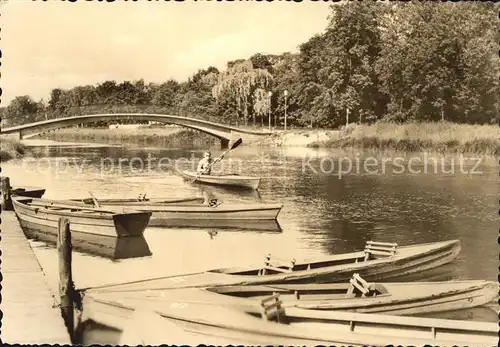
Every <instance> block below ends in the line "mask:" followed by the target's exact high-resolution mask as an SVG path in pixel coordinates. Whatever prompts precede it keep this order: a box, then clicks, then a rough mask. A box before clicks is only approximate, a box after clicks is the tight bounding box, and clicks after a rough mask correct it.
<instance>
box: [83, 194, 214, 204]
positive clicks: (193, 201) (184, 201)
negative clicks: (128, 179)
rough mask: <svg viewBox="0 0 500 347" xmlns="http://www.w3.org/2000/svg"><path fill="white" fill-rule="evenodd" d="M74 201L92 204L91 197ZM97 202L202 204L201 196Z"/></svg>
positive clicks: (102, 202)
mask: <svg viewBox="0 0 500 347" xmlns="http://www.w3.org/2000/svg"><path fill="white" fill-rule="evenodd" d="M74 201H75V202H76V201H78V202H83V203H85V204H93V203H94V200H93V199H92V198H84V199H78V200H77V199H75V200H74ZM98 201H99V203H101V204H106V205H121V204H133V203H146V204H161V205H163V204H176V206H182V205H189V206H191V205H193V204H203V202H204V200H203V198H188V199H163V198H161V199H158V198H157V199H151V198H145V197H140V196H139V197H138V198H128V199H99V200H98Z"/></svg>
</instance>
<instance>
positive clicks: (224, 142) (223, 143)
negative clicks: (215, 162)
mask: <svg viewBox="0 0 500 347" xmlns="http://www.w3.org/2000/svg"><path fill="white" fill-rule="evenodd" d="M228 148H229V140H227V139H221V140H220V149H228Z"/></svg>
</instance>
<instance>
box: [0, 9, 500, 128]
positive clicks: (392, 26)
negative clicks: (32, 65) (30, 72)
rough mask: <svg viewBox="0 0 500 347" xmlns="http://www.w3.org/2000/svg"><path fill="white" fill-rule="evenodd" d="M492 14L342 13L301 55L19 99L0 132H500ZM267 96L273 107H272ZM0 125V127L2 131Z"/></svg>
mask: <svg viewBox="0 0 500 347" xmlns="http://www.w3.org/2000/svg"><path fill="white" fill-rule="evenodd" d="M498 9H499V5H498V4H492V3H460V4H458V3H457V4H453V3H398V4H392V3H391V4H385V3H380V2H349V3H341V4H338V5H333V6H331V13H330V17H329V25H328V27H327V28H326V30H325V31H324V32H323V33H322V34H319V35H316V36H314V37H312V38H311V39H310V40H309V41H307V42H305V43H303V44H302V45H301V46H300V51H299V53H297V54H290V53H285V54H282V55H262V54H256V55H254V56H252V57H250V58H248V59H241V60H237V61H232V62H229V63H228V64H227V68H226V69H225V70H224V71H218V70H217V69H216V68H214V67H209V68H207V69H204V70H199V71H198V72H197V73H196V74H195V75H193V76H192V77H191V78H189V79H188V80H187V81H185V82H178V81H175V80H168V81H165V82H164V83H161V84H153V83H149V84H146V83H144V81H143V80H139V81H132V82H131V81H124V82H121V83H118V82H115V81H105V82H103V83H100V84H98V85H96V86H78V87H75V88H72V89H70V90H61V89H54V90H52V92H51V95H50V99H49V100H48V101H47V102H45V101H43V100H42V101H39V102H36V101H34V100H33V99H32V98H30V97H29V96H19V97H17V98H15V99H14V100H13V101H12V102H11V103H10V104H9V106H8V107H5V108H3V109H2V110H1V112H2V118H3V122H5V123H7V124H21V123H27V122H33V121H37V120H43V119H46V118H54V117H64V116H70V115H78V114H85V113H87V114H89V113H97V112H118V111H119V112H150V113H153V112H154V113H169V114H180V115H185V116H190V117H195V118H201V119H207V120H212V121H217V122H223V123H229V124H235V125H244V124H249V125H261V124H263V125H266V126H267V124H268V117H269V111H271V114H272V122H273V125H274V124H278V125H280V124H282V122H283V119H284V113H285V90H286V91H287V92H288V96H287V97H286V110H287V115H288V124H293V125H297V126H314V127H329V128H330V127H337V126H339V125H342V124H345V121H346V112H347V111H346V110H347V109H349V110H350V112H349V121H350V122H355V121H361V122H363V123H369V122H374V121H377V120H381V119H383V120H390V121H396V122H407V121H438V120H442V119H444V120H446V121H453V122H457V123H483V124H484V123H498V122H499V121H500V118H499V108H500V86H499V81H498V76H499V73H500V61H499V57H498V52H497V51H498V47H497V43H498V42H500V25H499V21H498V19H497V13H498ZM270 93H271V96H270ZM5 123H4V124H5Z"/></svg>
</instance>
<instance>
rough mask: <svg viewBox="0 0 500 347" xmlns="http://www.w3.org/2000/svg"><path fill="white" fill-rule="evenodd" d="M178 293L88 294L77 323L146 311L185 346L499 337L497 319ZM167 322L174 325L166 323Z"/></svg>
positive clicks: (108, 321) (457, 341)
mask: <svg viewBox="0 0 500 347" xmlns="http://www.w3.org/2000/svg"><path fill="white" fill-rule="evenodd" d="M178 292H179V295H176V296H171V293H167V294H166V295H165V296H164V297H162V300H160V301H157V300H149V299H145V298H143V299H137V298H134V297H131V296H129V295H123V294H122V293H92V294H87V295H85V296H84V299H83V305H82V307H83V312H82V315H81V322H86V321H94V322H97V323H99V324H102V325H105V326H109V327H113V328H115V329H117V330H122V329H124V327H125V326H127V325H128V322H129V321H130V320H131V319H132V317H133V316H134V311H135V310H136V309H140V310H149V311H151V312H154V313H156V314H157V315H158V316H159V317H161V318H163V319H165V320H166V321H165V323H166V324H165V329H158V331H157V333H160V332H161V331H163V334H164V337H165V340H167V337H168V336H169V330H174V331H175V332H176V333H178V330H180V331H183V332H185V335H184V336H183V338H187V337H189V338H190V340H189V341H184V343H189V344H191V343H192V344H198V343H203V341H204V336H207V335H209V336H217V337H220V338H221V339H223V340H224V341H234V343H238V344H245V345H253V344H264V343H265V344H266V345H269V344H271V345H278V344H279V345H283V344H290V345H298V344H300V345H313V344H314V345H318V344H319V345H325V344H326V343H328V344H343V345H352V346H366V345H370V346H387V345H416V344H418V345H425V344H430V345H439V346H454V345H468V346H487V345H490V346H493V344H494V343H495V342H497V341H498V325H497V324H496V323H488V322H472V321H467V322H465V321H457V320H447V319H432V318H417V317H404V316H393V315H377V314H367V313H352V312H343V311H336V312H328V311H317V310H304V309H300V308H291V307H283V306H282V302H281V300H280V294H275V295H272V296H270V297H267V298H265V299H263V300H262V301H261V302H260V305H259V306H260V308H256V307H247V308H245V307H234V306H227V305H220V304H216V305H214V304H211V303H207V302H206V300H205V299H206V298H205V297H204V295H203V294H202V293H201V292H203V291H202V290H200V289H195V288H191V289H183V290H179V291H178ZM180 292H182V293H180ZM157 323H158V322H156V324H157ZM172 323H173V324H175V325H176V326H177V327H178V329H174V328H172V327H171V326H170V327H168V326H169V325H171V324H172ZM156 335H157V334H156ZM155 337H156V338H157V337H158V336H155ZM145 338H146V339H145V340H144V342H145V344H148V341H147V336H146V337H145ZM191 339H192V340H191ZM121 342H122V343H128V342H127V341H121Z"/></svg>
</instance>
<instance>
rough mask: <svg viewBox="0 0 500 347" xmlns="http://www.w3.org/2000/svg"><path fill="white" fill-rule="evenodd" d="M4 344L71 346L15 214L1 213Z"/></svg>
mask: <svg viewBox="0 0 500 347" xmlns="http://www.w3.org/2000/svg"><path fill="white" fill-rule="evenodd" d="M1 236H2V239H1V241H0V242H1V248H2V263H1V271H2V276H3V280H2V302H1V304H0V308H1V310H2V313H3V318H2V330H1V336H0V338H1V340H2V342H3V343H9V344H18V343H19V344H71V341H70V337H69V334H68V331H67V329H66V326H65V325H64V321H63V318H62V316H61V311H60V309H59V308H53V307H52V305H53V303H54V298H53V295H52V291H51V289H50V287H49V285H48V283H47V282H46V279H45V275H44V273H43V271H42V269H41V267H40V264H39V263H38V259H37V258H36V256H35V254H34V253H33V250H32V249H31V246H30V244H29V241H28V240H27V239H26V237H25V236H24V234H23V232H22V230H21V228H20V226H19V223H18V222H17V219H16V217H15V214H14V212H10V211H9V212H7V211H2V225H1Z"/></svg>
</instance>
